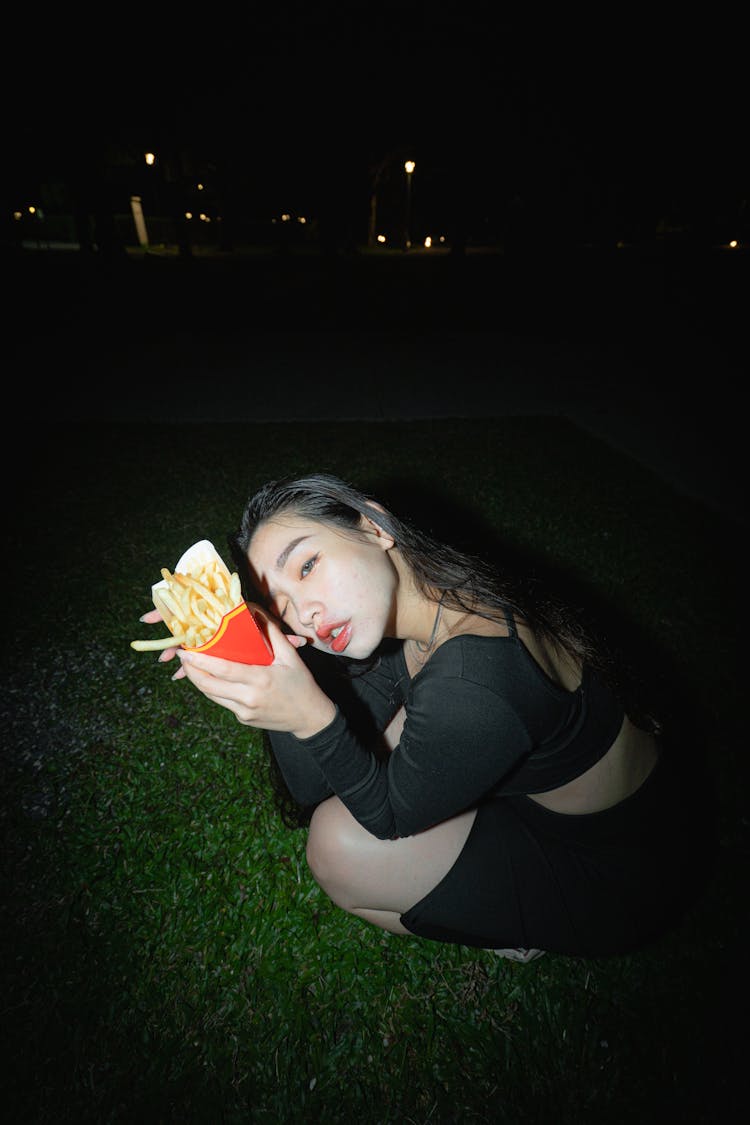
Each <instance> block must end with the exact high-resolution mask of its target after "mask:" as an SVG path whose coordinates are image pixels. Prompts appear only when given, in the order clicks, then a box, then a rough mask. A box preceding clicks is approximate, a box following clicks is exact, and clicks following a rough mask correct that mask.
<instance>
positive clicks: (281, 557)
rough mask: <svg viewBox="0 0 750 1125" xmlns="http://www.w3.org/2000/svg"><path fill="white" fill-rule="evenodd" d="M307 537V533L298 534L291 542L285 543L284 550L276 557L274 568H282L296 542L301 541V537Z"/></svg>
mask: <svg viewBox="0 0 750 1125" xmlns="http://www.w3.org/2000/svg"><path fill="white" fill-rule="evenodd" d="M309 538H310V536H309V535H299V536H297V538H296V539H292V541H291V543H287V545H286V547H285V548H284V550H283V551H282V552H281V554H280V555H279V557H278V558H277V560H276V566H275V568H274V569H275V570H283V569H284V567H285V566H286V561H287V559H288V558H289V556H290V555H291V553H292V551H293V550H294V548H295V547H296V546H297V544H298V543H301V542H302V540H303V539H309Z"/></svg>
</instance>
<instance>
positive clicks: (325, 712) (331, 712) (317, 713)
mask: <svg viewBox="0 0 750 1125" xmlns="http://www.w3.org/2000/svg"><path fill="white" fill-rule="evenodd" d="M337 714H338V709H337V707H336V704H335V703H334V702H333V701H332V700H331V699H328V697H326V698H325V702H324V703H322V704H321V706H320V707H316V708H315V710H314V712H309V713H308V714H307V715H305V721H304V723H303V725H302V726H300V727H297V728H296V729H295V730H293V731H291V732H290V733H291V734H293V735H294V737H295V738H299V739H301V740H304V739H306V738H313V737H314V736H315V735H316V734H320V732H321V731H322V730H325V729H326V727H329V726H330V725H331V723H332V722H333V720H334V719H335V718H336V715H337Z"/></svg>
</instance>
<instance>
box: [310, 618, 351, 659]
mask: <svg viewBox="0 0 750 1125" xmlns="http://www.w3.org/2000/svg"><path fill="white" fill-rule="evenodd" d="M316 633H317V637H318V640H320V641H322V642H323V644H326V645H329V646H330V648H331V650H332V651H333V652H343V651H344V649H345V648H346V646H347V645H348V644H349V641H350V640H351V635H352V627H351V623H350V622H348V621H347V622H344V623H343V624H338V623H337V624H335V625H324V626H323V627H322V628H321V629H318V630H316ZM334 633H336V636H334V635H333V634H334Z"/></svg>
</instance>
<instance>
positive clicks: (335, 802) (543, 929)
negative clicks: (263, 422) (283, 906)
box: [146, 475, 701, 960]
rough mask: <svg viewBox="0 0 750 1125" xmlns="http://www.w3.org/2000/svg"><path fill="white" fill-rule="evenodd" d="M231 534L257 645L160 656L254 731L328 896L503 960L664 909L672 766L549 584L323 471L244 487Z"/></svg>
mask: <svg viewBox="0 0 750 1125" xmlns="http://www.w3.org/2000/svg"><path fill="white" fill-rule="evenodd" d="M233 552H234V554H235V560H236V562H237V565H238V566H240V565H242V566H243V568H244V571H245V574H244V577H245V580H246V582H249V583H250V585H251V588H252V589H253V590H254V591H255V594H254V600H255V601H256V602H257V603H259V604H256V606H255V608H256V609H258V610H259V611H260V612H261V613H262V615H263V616H264V618H265V620H266V622H267V630H268V636H269V639H270V641H271V643H272V646H273V650H274V657H275V659H274V662H273V664H271V665H270V666H268V667H251V666H246V665H241V664H235V663H231V662H228V661H224V660H220V659H218V658H216V657H211V656H208V655H205V654H197V653H189V652H185V651H178V652H177V653H176V655H177V656H178V657H179V659H180V661H181V668H180V669H179V670H178V672H177V673H176V675H175V678H181V677H183V676H187V677H188V679H189V680H190V681H191V682H192V683H193V684H194V685H195V687H197V688H198V689H199V690H200V691H202V692H203V693H204V694H205V695H206V697H207V698H208V699H211V700H213V701H214V702H216V703H218V704H220V705H221V706H223V707H226V708H228V709H229V710H230V711H231V712H232V713H233V714H234V715H235V716H236V718H237V719H238V721H239V722H240V723H243V724H247V725H249V726H253V727H257V728H260V729H262V730H264V731H266V732H268V735H267V737H268V740H269V742H270V747H271V750H272V754H273V758H274V761H275V763H276V765H277V766H278V768H279V770H280V773H281V775H282V777H283V781H284V783H285V786H286V788H287V789H288V792H289V793H290V794H291V796H292V798H293V800H294V802H295V803H296V805H297V806H298V807H299V808H300V810H303V811H304V810H307V818H309V832H308V842H307V859H308V863H309V865H310V868H311V871H312V873H313V875H314V877H315V879H316V880H317V882H318V883H319V884H320V886H321V887H322V888H323V890H324V891H325V892H326V893H327V894H328V895H329V897H330V898H331V899H332V900H333V901H334V902H335V903H336V904H337V905H338V906H340V907H342V908H343V909H344V910H346V911H348V912H350V913H352V914H354V915H357V916H358V917H360V918H362V919H364V920H366V921H368V922H370V923H372V924H374V925H376V926H379V927H381V928H382V929H385V930H389V931H391V932H392V933H396V934H404V935H407V934H410V935H417V936H421V937H426V938H430V939H433V940H437V941H444V942H453V943H457V944H461V945H467V946H474V947H479V948H486V949H494V950H497V951H498V952H499V953H500V954H502V955H504V956H507V957H510V958H512V959H515V960H530V959H532V958H533V957H535V956H538V955H539V954H540V953H541V952H542V951H551V952H555V953H560V954H568V955H579V956H590V957H596V956H603V955H608V954H618V953H624V952H628V951H630V950H633V949H636V948H639V947H640V946H642V945H643V944H644V943H647V942H648V941H650V940H653V939H654V938H656V937H657V936H658V935H659V934H661V933H662V932H663V931H665V930H666V929H667V928H669V927H670V926H671V925H673V924H674V922H675V920H676V919H677V918H679V916H680V914H681V912H682V911H683V910H684V908H685V907H686V905H687V904H688V903H689V901H690V897H691V886H692V883H693V880H694V876H695V872H696V870H697V864H698V860H699V857H700V851H701V849H700V847H699V845H698V842H697V841H696V834H695V831H694V824H693V817H694V815H695V813H694V809H693V807H692V802H691V799H690V797H689V794H688V790H687V788H686V786H685V785H684V784H683V783H682V780H681V777H680V774H679V773H678V771H677V770H676V769H675V767H674V763H673V762H672V760H671V754H670V752H669V751H668V750H667V749H665V747H664V745H663V744H662V739H661V738H660V736H659V734H658V732H657V729H656V724H653V723H651V724H646V723H642V722H641V723H639V722H636V721H634V718H633V717H632V715H629V714H627V713H626V711H625V708H624V706H623V703H622V701H621V700H620V698H619V697H618V693H617V691H616V689H615V688H614V687H613V686H612V682H608V681H609V680H610V678H609V677H608V676H607V675H606V661H605V660H604V659H603V658H602V657H601V655H600V654H599V653H598V652H597V649H596V647H595V646H594V645H593V644H592V642H591V641H590V640H589V639H588V638H587V636H586V634H585V633H584V631H583V630H582V629H581V628H580V627H579V626H578V625H577V624H576V623H575V621H574V620H573V619H572V617H571V615H570V614H569V613H567V611H566V610H565V609H564V608H561V607H559V606H558V605H556V604H555V603H553V602H551V601H549V600H546V599H545V600H544V601H542V600H541V599H539V598H530V597H529V596H528V595H523V594H522V591H521V587H520V586H519V585H516V586H514V585H513V584H512V583H510V582H508V581H505V582H503V581H501V580H500V579H499V578H498V576H496V575H495V574H494V573H493V572H492V571H491V570H490V569H489V568H488V567H487V566H486V565H485V564H484V563H482V562H480V561H479V560H478V559H476V558H473V557H470V556H467V555H465V554H463V553H461V552H459V551H456V550H454V549H452V548H450V547H446V546H444V545H443V544H440V543H437V542H435V541H434V540H432V539H430V538H428V537H426V536H424V535H423V534H421V533H420V532H418V531H417V530H415V529H414V528H413V527H411V526H410V525H409V524H407V523H406V522H405V521H403V520H401V519H398V518H397V517H396V516H395V515H393V514H392V513H391V512H389V511H387V510H386V509H385V508H384V507H383V506H382V505H380V504H379V503H377V502H375V501H374V500H373V499H371V498H370V497H368V496H366V495H365V494H363V493H361V492H359V491H357V490H356V489H354V488H353V487H351V486H350V485H348V484H346V483H345V482H343V481H341V480H339V479H337V478H335V477H331V476H326V475H319V476H311V477H308V478H305V479H300V480H289V481H279V482H272V483H270V484H268V485H266V486H265V487H263V488H262V489H261V490H260V491H259V492H258V493H257V494H256V495H255V496H254V497H252V498H251V499H250V501H249V502H248V504H247V507H246V510H245V513H244V516H243V519H242V524H241V527H240V530H239V531H238V533H237V535H236V540H235V542H234V543H233ZM146 619H147V620H156V619H158V615H156V614H151V615H148V616H147V618H146ZM173 655H175V650H169V651H168V652H167V653H165V654H164V656H163V659H164V658H166V659H170V658H171V657H172V656H173ZM305 819H306V818H304V817H303V822H304V821H305Z"/></svg>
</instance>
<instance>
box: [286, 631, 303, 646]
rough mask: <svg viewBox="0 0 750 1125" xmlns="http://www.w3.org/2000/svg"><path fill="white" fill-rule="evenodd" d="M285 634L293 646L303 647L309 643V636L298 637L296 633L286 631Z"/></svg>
mask: <svg viewBox="0 0 750 1125" xmlns="http://www.w3.org/2000/svg"><path fill="white" fill-rule="evenodd" d="M284 636H285V637H286V639H287V640H288V641H289V644H290V645H291V646H292V647H293V648H302V646H303V645H306V644H307V637H298V636H297V634H296V633H285V634H284Z"/></svg>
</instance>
